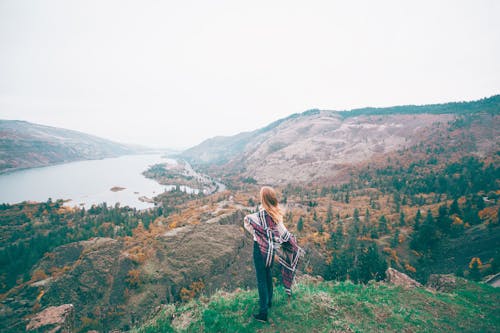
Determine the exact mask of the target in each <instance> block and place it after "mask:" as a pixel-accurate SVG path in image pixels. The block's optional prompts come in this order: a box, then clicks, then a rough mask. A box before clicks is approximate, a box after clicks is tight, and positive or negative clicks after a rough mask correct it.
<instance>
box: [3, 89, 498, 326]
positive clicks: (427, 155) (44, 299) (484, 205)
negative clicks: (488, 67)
mask: <svg viewBox="0 0 500 333" xmlns="http://www.w3.org/2000/svg"><path fill="white" fill-rule="evenodd" d="M496 100H497V99H496V98H490V99H485V100H481V101H478V102H477V103H476V102H468V103H450V104H449V105H448V104H446V105H444V106H442V107H440V106H433V107H432V108H430V109H429V108H428V106H421V107H408V109H406V108H405V107H403V109H405V110H409V111H411V112H414V113H411V114H406V113H404V112H402V111H401V110H400V109H398V108H397V107H396V110H394V109H391V110H390V112H388V113H389V114H377V115H375V114H374V113H377V112H379V113H380V112H382V111H384V112H385V111H387V110H385V109H382V110H377V109H376V110H371V109H370V110H362V111H359V112H358V113H359V114H355V113H353V114H348V115H346V114H342V113H334V112H331V111H320V110H311V111H307V112H305V113H303V114H296V115H292V116H290V117H287V118H285V119H281V120H278V121H276V122H274V123H272V124H270V125H269V126H267V127H265V128H262V129H259V130H256V131H254V132H249V133H242V134H241V135H240V136H238V139H237V140H233V139H234V138H217V139H214V140H215V141H214V145H215V146H217V144H216V142H219V143H220V142H224V143H221V146H220V147H216V148H217V149H215V150H211V149H209V148H207V147H205V148H207V155H206V156H207V160H210V159H212V158H214V159H213V160H212V161H215V160H216V159H217V158H221V160H220V161H222V162H220V163H219V164H216V163H215V162H207V163H205V162H200V160H199V159H198V162H196V163H197V164H196V165H195V168H196V169H200V168H203V169H204V171H205V172H207V171H208V173H210V174H211V176H214V177H215V178H220V179H218V180H219V181H220V182H221V183H223V184H226V185H227V187H226V188H225V189H224V190H223V191H220V192H217V193H212V194H202V193H200V194H198V195H194V194H188V193H184V192H182V191H172V192H166V193H163V194H161V195H159V196H157V197H156V198H155V199H154V200H155V202H156V203H157V205H156V206H155V208H153V209H150V210H145V211H138V210H135V209H131V208H129V207H119V206H115V207H108V206H107V205H105V204H103V205H99V206H94V207H92V208H90V209H88V210H86V209H81V208H69V207H64V206H63V205H62V204H63V202H62V201H61V200H57V198H55V201H51V200H49V201H47V202H43V203H32V202H23V203H19V204H14V205H7V204H4V205H0V222H1V223H0V236H1V237H0V240H1V242H0V319H1V320H0V330H5V331H8V330H9V329H10V330H11V331H19V327H24V326H23V325H25V324H26V321H27V320H29V317H31V316H33V315H34V314H36V313H37V312H40V311H43V310H44V309H48V308H50V307H51V306H57V305H63V303H64V304H73V305H74V309H75V312H74V317H75V327H76V328H77V329H76V331H81V332H87V330H90V329H97V330H99V331H103V330H104V331H105V330H110V329H120V330H128V329H130V328H131V327H133V326H136V325H139V324H140V323H143V322H144V321H145V320H146V319H147V318H148V316H149V315H150V313H152V312H154V311H156V310H157V309H160V308H164V307H165V305H167V308H166V309H167V310H168V309H170V310H168V311H174V312H169V314H168V318H167V319H166V322H167V323H168V325H170V324H172V325H173V326H175V327H181V326H182V325H181V324H180V323H182V321H184V320H185V322H190V321H189V320H188V319H189V318H190V317H189V316H191V315H192V313H191V312H189V311H187V312H186V310H187V309H190V307H195V308H196V309H198V310H199V312H196V313H198V314H200V313H202V314H203V315H201V314H200V315H199V316H198V317H195V318H194V319H193V322H194V323H195V324H194V325H195V326H193V327H192V329H197V328H199V327H205V328H206V330H208V331H210V330H212V331H213V330H215V331H216V330H223V328H221V326H219V325H221V324H220V323H221V321H220V320H219V319H220V318H219V319H217V316H216V315H215V314H214V312H213V311H212V310H213V309H214V308H207V306H208V305H207V304H212V305H213V306H214V307H215V308H217V306H218V305H214V304H218V303H213V301H214V299H210V300H208V299H207V297H210V295H212V294H213V293H214V292H216V291H217V290H220V289H222V290H226V291H227V292H232V291H234V290H236V291H238V290H239V289H238V288H240V289H246V288H253V287H254V284H255V276H254V271H253V270H252V262H251V242H250V239H249V237H248V235H247V234H245V231H244V229H243V228H242V226H241V223H242V218H243V216H244V214H246V213H248V212H252V211H255V209H257V208H258V204H259V197H258V193H259V189H260V186H261V185H262V184H263V183H264V182H265V183H267V182H269V184H271V185H273V186H274V187H275V188H276V190H277V192H278V198H279V200H280V204H281V205H282V208H284V211H285V216H284V223H285V225H286V226H287V228H288V229H289V230H290V231H291V232H293V233H294V234H295V235H297V238H298V241H299V244H300V245H301V246H302V247H303V248H304V249H305V250H306V257H305V258H304V260H303V261H302V262H301V264H300V265H299V271H300V273H301V274H310V275H314V276H317V275H319V276H321V277H322V278H323V279H324V280H329V281H332V282H325V284H324V285H322V284H321V285H320V287H321V288H323V289H320V290H321V291H322V292H326V290H330V291H332V290H333V291H334V292H335V293H342V288H347V290H349V291H350V292H351V293H352V297H354V299H351V301H349V302H350V303H349V302H347V304H351V305H352V304H364V305H362V306H363V308H362V309H363V313H358V312H356V310H355V309H351V308H345V309H343V310H342V311H343V312H340V315H342V316H339V317H335V316H333V317H331V316H329V315H327V316H324V318H323V316H322V317H321V320H327V321H328V322H325V321H321V320H320V321H318V324H317V325H319V326H317V329H316V330H317V331H321V329H320V327H321V325H325V324H331V325H334V327H338V330H339V331H349V330H352V331H369V330H370V329H372V330H374V331H382V330H383V328H387V330H389V331H391V330H393V331H397V330H398V329H400V330H401V331H404V330H405V329H406V330H407V331H420V329H418V328H417V326H418V325H420V326H418V327H425V328H428V330H430V331H439V330H451V331H457V330H458V331H460V330H462V331H478V330H479V331H491V327H492V325H493V324H492V322H491V321H488V320H490V318H489V317H488V318H487V314H488V313H490V312H491V310H492V304H495V303H491V304H483V303H481V301H478V300H477V299H475V298H474V297H473V296H474V295H475V293H476V294H478V295H481V297H484V298H485V299H490V296H489V292H488V293H486V294H482V291H481V290H482V289H481V288H479V289H474V288H473V291H470V290H469V291H467V290H468V289H467V290H465V291H463V292H461V294H460V295H461V296H460V295H459V296H456V295H455V294H453V295H455V296H453V297H454V298H453V297H452V298H448V296H443V297H444V298H443V297H441V296H439V295H438V296H439V297H438V296H436V294H429V295H428V294H426V292H425V291H423V290H422V295H424V296H426V297H427V296H429V297H431V298H423V299H422V302H423V303H416V304H414V305H415V308H411V309H410V308H405V307H404V306H405V304H404V303H401V304H400V303H398V302H399V300H398V298H402V299H403V300H404V299H406V300H407V302H409V303H408V304H413V303H411V297H410V295H408V294H405V293H403V294H401V293H400V291H399V290H396V291H391V290H392V289H391V288H389V289H387V288H385V287H383V285H381V286H378V285H377V287H373V288H375V289H373V288H372V287H370V286H372V284H373V282H370V281H372V280H381V279H383V278H384V272H385V270H386V268H387V267H392V268H394V269H397V270H398V271H401V272H403V273H405V274H407V275H409V276H411V277H412V278H414V279H416V280H417V281H419V282H420V283H423V284H425V283H427V282H428V280H429V277H430V275H431V274H435V273H441V274H449V273H452V274H455V275H457V276H461V277H465V278H467V279H469V280H475V281H481V280H484V279H485V278H486V277H488V276H491V275H495V274H498V272H499V271H500V270H499V264H500V249H499V248H498V246H496V245H497V244H498V242H499V238H500V228H499V226H500V200H499V198H500V146H499V145H500V140H499V129H500V119H499V118H500V116H499V112H497V111H496V112H495V110H497V109H495V108H496V104H495V103H494V101H496ZM471 103H472V104H471ZM474 103H476V104H474ZM484 103H486V105H483V104H484ZM471 105H472V106H474V107H472V106H471ZM488 105H489V106H488ZM450 107H451V108H453V109H454V110H455V112H453V113H447V112H448V110H449V109H450ZM426 110H427V111H429V112H427V111H426ZM464 110H468V111H464ZM395 111H398V112H395ZM423 111H426V112H423ZM367 113H369V114H367ZM386 113H387V112H386ZM221 140H222V141H221ZM248 140H251V142H252V144H251V145H250V146H252V147H250V146H249V145H248V142H250V141H248ZM255 140H262V142H261V143H260V144H259V145H256V146H253V143H254V142H257V141H255ZM286 140H288V141H286ZM276 142H282V143H284V144H279V145H274V146H273V143H276ZM285 143H286V145H285ZM224 147H229V148H230V149H228V150H227V151H224V149H225V148H224ZM231 147H232V148H231ZM241 147H245V148H244V150H243V152H239V153H238V152H237V151H239V150H238V149H240V148H241ZM270 147H271V148H270ZM197 149H200V151H199V154H200V156H201V154H202V151H203V149H204V148H203V147H198V148H197ZM235 152H237V153H235ZM280 154H283V156H288V157H289V159H288V160H286V159H283V158H278V157H279V156H281V155H280ZM287 154H289V155H287ZM304 154H305V155H307V156H308V158H309V157H311V158H312V157H314V158H317V159H318V161H316V162H311V160H309V159H304V158H301V156H304ZM210 156H212V157H210ZM224 159H225V162H224V161H223V160H224ZM264 159H265V160H264ZM263 162H266V163H263ZM259 163H260V164H259ZM325 165H326V166H329V167H326V166H325ZM155 170H156V171H157V172H156V171H155ZM150 171H151V172H153V171H155V172H156V173H154V174H153V175H152V176H153V177H163V178H164V179H165V181H166V180H167V178H168V176H170V175H171V174H165V172H166V171H165V170H162V169H161V168H157V167H153V168H152V169H151V170H150ZM177 176H179V177H181V175H180V174H179V175H176V177H177ZM277 273H278V272H274V274H275V276H278V274H277ZM347 280H348V281H351V282H352V283H356V285H353V284H351V283H347V284H342V283H340V284H337V283H338V281H347ZM333 281H337V282H333ZM364 284H368V287H363V285H364ZM475 285H476V284H474V283H472V284H471V286H475ZM335 286H342V287H339V288H340V289H335V288H336V287H335ZM301 288H305V287H299V288H298V291H300V290H303V292H302V294H301V292H298V293H297V294H296V295H297V297H301V298H300V299H301V301H303V303H307V302H308V297H309V296H310V295H309V294H308V293H309V292H306V291H304V290H307V288H306V289H301ZM328 288H330V289H328ZM332 288H333V289H332ZM370 288H372V289H370ZM380 288H382V289H380ZM384 288H385V289H384ZM365 290H368V291H370V293H373V294H377V293H378V292H379V291H380V297H378V298H376V299H373V300H370V299H369V298H368V297H369V295H366V294H361V295H359V294H358V292H362V291H365ZM490 291H491V289H490ZM387 292H388V293H389V294H387ZM312 293H314V291H311V292H310V294H312ZM335 293H333V296H331V295H330V296H331V297H333V298H335ZM200 295H201V298H200V299H199V301H193V302H194V303H187V304H186V305H179V304H180V303H185V302H188V301H189V300H190V299H192V298H193V297H194V298H196V297H197V296H200ZM234 295H236V296H234V298H232V296H231V301H230V302H229V303H227V304H228V306H227V307H225V308H224V309H225V310H224V311H226V310H228V312H227V315H228V317H227V318H229V319H227V318H226V317H223V318H224V319H227V320H229V322H230V323H231V325H235V327H236V328H238V329H236V330H240V329H241V330H243V331H244V330H254V329H262V330H264V331H266V328H261V327H257V326H255V325H254V324H250V323H247V322H246V321H245V320H246V318H247V316H246V315H247V314H249V313H250V311H252V309H253V308H252V307H253V304H254V301H253V297H255V294H252V292H246V291H245V292H241V291H240V292H236V294H234ZM239 295H241V296H242V297H243V298H238V297H240V296H239ZM301 295H302V296H301ZM308 295H309V296H308ZM411 295H412V296H415V294H411ZM419 295H420V294H419ZM419 295H417V296H418V297H420V296H421V295H420V296H419ZM495 295H496V296H495V297H498V296H497V295H498V294H495ZM323 296H324V294H322V293H320V296H317V297H320V298H321V297H323ZM330 296H328V297H330ZM417 296H415V297H417ZM462 296H463V297H464V298H462ZM216 297H217V296H216ZM345 297H347V298H348V299H349V297H350V296H349V295H348V294H346V295H345ZM418 297H417V298H418ZM436 297H437V298H436ZM250 298H252V302H251V303H250ZM393 298H395V300H394V299H393ZM215 299H216V298H215ZM232 299H234V300H235V302H237V303H232ZM453 299H456V301H457V302H458V303H457V304H455V303H453V302H454V301H453ZM278 301H279V299H278ZM309 301H310V299H309ZM368 301H370V302H372V303H370V304H372V305H370V307H369V308H365V307H364V306H365V305H366V306H368V305H367V304H368V303H366V302H368ZM490 301H491V299H490ZM494 301H495V302H497V299H495V300H494ZM197 302H198V303H197ZM200 302H201V303H200ZM215 302H218V301H215ZM223 302H224V301H223ZM392 302H393V303H392ZM450 302H451V303H450ZM477 302H479V303H477ZM492 302H493V301H492ZM173 304H176V305H175V307H174V305H173ZM237 304H240V305H244V306H245V307H244V309H245V310H244V311H246V312H244V313H243V314H244V316H241V315H242V313H239V312H238V313H236V312H231V311H233V310H231V311H229V309H231V308H232V307H236V306H237ZM280 304H282V303H280V302H278V303H277V307H276V310H278V309H282V310H283V309H284V310H286V311H285V312H288V313H295V314H296V315H297V318H300V320H295V317H294V318H288V317H287V318H286V319H290V320H291V322H292V323H293V325H295V326H296V327H299V328H300V327H302V326H301V325H302V321H303V320H305V319H308V318H309V319H310V320H312V321H313V322H315V320H316V318H315V317H314V316H313V315H310V314H309V313H310V312H301V311H302V310H301V309H300V308H295V307H293V306H291V307H290V308H287V307H286V305H285V306H283V307H282V305H283V304H282V305H280ZM426 304H433V305H432V306H431V307H427V308H426V306H427V305H426ZM450 304H451V305H450ZM466 304H468V305H466ZM212 305H210V306H212ZM375 305H377V306H380V307H382V308H384V309H385V310H384V311H386V312H382V313H378V312H376V307H375ZM393 305H394V306H395V308H394V309H393V308H392V307H391V306H393ZM469 305H470V307H471V310H470V311H472V312H468V311H469V310H467V309H466V308H467V306H469ZM185 306H187V307H185ZM224 306H225V305H224ZM387 307H388V308H387ZM401 307H402V308H403V309H405V310H404V311H403V310H400V311H399V310H397V309H400V308H401ZM441 307H443V309H445V310H446V311H450V313H451V314H452V315H457V316H458V315H460V316H463V317H464V318H467V322H470V323H471V324H470V325H472V326H464V325H466V324H465V323H462V324H461V323H460V319H457V320H458V322H453V323H450V322H448V319H447V317H446V314H445V312H444V310H443V311H441V310H440V309H441ZM238 308H239V305H238ZM305 309H306V311H310V310H311V309H313V310H318V309H316V308H315V305H313V304H310V305H309V308H307V307H306V308H305ZM198 310H196V311H198ZM424 310H425V311H424ZM207 311H208V312H207ZM294 311H295V312H294ZM318 311H319V313H322V312H321V311H320V310H318ZM349 311H353V312H349ZM370 311H371V312H370ZM397 311H399V312H397ZM422 311H423V312H422ZM172 313H173V314H175V318H178V319H176V320H174V319H172V318H173V314H172ZM196 313H195V314H196ZM473 314H474V315H476V316H477V317H478V318H473ZM364 315H366V317H363V316H364ZM237 316H239V317H237ZM307 316H309V317H307ZM378 316H381V318H389V319H388V320H389V323H387V324H386V325H389V326H387V327H385V326H370V325H372V324H373V325H383V323H382V320H381V322H380V323H379V322H378V321H377V318H379V317H378ZM401 316H404V320H403V319H401ZM436 316H437V319H436V320H435V324H434V323H432V322H430V319H429V318H434V317H436ZM235 317H237V318H235ZM160 318H161V317H160ZM186 318H187V319H186ZM200 318H201V319H200ZM214 318H215V319H214ZM231 318H234V320H233V319H231ZM329 318H330V319H329ZM331 318H333V319H331ZM360 318H362V319H360ZM412 318H416V319H415V321H414V322H412V321H411V320H412ZM171 319H172V320H173V321H172V320H171ZM282 319H283V318H281V319H280V320H281V321H280V325H286V323H284V322H283V321H282ZM493 319H494V320H495V321H496V324H494V325H498V318H497V317H494V318H493ZM493 319H492V320H493ZM318 320H319V319H318ZM330 320H332V321H331V322H330ZM406 321H408V322H409V323H410V324H408V325H410V326H407V324H405V323H404V322H406ZM483 322H484V325H485V326H481V325H483ZM337 324H338V325H339V326H335V325H337ZM179 325H181V326H179ZM196 325H198V326H196ZM290 325H292V324H290ZM411 325H414V326H411ZM422 325H429V326H422ZM434 325H435V326H434ZM270 327H272V328H274V329H275V330H276V327H277V326H270ZM469 327H470V329H469ZM164 330H165V331H169V327H168V326H165V328H164ZM424 330H425V329H424Z"/></svg>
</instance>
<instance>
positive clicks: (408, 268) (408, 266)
mask: <svg viewBox="0 0 500 333" xmlns="http://www.w3.org/2000/svg"><path fill="white" fill-rule="evenodd" d="M405 269H406V270H407V271H409V272H412V273H415V272H416V271H417V269H416V268H415V267H413V266H412V265H410V264H409V263H406V264H405Z"/></svg>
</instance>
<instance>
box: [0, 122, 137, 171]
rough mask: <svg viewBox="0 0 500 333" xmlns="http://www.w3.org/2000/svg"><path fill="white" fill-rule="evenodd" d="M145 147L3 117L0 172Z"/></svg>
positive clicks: (133, 151)
mask: <svg viewBox="0 0 500 333" xmlns="http://www.w3.org/2000/svg"><path fill="white" fill-rule="evenodd" d="M141 150H144V148H140V147H136V146H129V145H125V144H121V143H116V142H113V141H110V140H106V139H102V138H99V137H96V136H92V135H89V134H85V133H81V132H77V131H72V130H67V129H62V128H57V127H51V126H44V125H38V124H33V123H30V122H27V121H20V120H0V173H3V172H7V171H13V170H17V169H25V168H32V167H40V166H47V165H51V164H57V163H64V162H71V161H77V160H87V159H100V158H105V157H114V156H120V155H124V154H131V153H135V152H139V151H141Z"/></svg>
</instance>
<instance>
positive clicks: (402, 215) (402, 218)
mask: <svg viewBox="0 0 500 333" xmlns="http://www.w3.org/2000/svg"><path fill="white" fill-rule="evenodd" d="M399 225H400V226H404V225H406V222H405V213H403V212H401V213H399Z"/></svg>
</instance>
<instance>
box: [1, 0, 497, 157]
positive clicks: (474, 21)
mask: <svg viewBox="0 0 500 333" xmlns="http://www.w3.org/2000/svg"><path fill="white" fill-rule="evenodd" d="M499 18H500V1H497V0H490V1H486V0H484V1H483V0H479V1H478V0H474V1H473V0H470V1H458V0H447V1H444V0H440V1H437V0H433V1H427V0H426V1H422V0H419V1H403V0H395V1H386V0H383V1H382V0H377V1H311V0H309V1H291V0H287V1H274V0H268V1H256V0H252V1H237V0H228V1H216V0H211V1H203V0H200V1H189V0H182V1H160V0H141V1H125V0H116V1H107V0H97V1H94V0H81V1H76V0H60V1H56V0H54V1H48V0H47V1H43V0H32V1H26V0H0V119H22V120H28V121H32V122H36V123H41V124H46V125H52V126H58V127H64V128H69V129H75V130H80V131H83V132H86V133H90V134H94V135H98V136H102V137H105V138H109V139H112V140H116V141H121V142H128V143H138V144H145V145H150V146H154V147H170V148H187V147H190V146H192V145H195V144H198V143H199V142H201V141H203V140H204V139H207V138H209V137H213V136H216V135H232V134H236V133H239V132H241V131H249V130H253V129H256V128H259V127H262V126H264V125H267V124H268V123H270V122H272V121H274V120H277V119H279V118H282V117H285V116H287V115H289V114H292V113H295V112H302V111H304V110H307V109H311V108H321V109H334V110H345V109H352V108H357V107H364V106H392V105H401V104H429V103H439V102H449V101H461V100H472V99H479V98H482V97H487V96H491V95H494V94H498V93H500V60H499V59H500V19H499Z"/></svg>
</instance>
